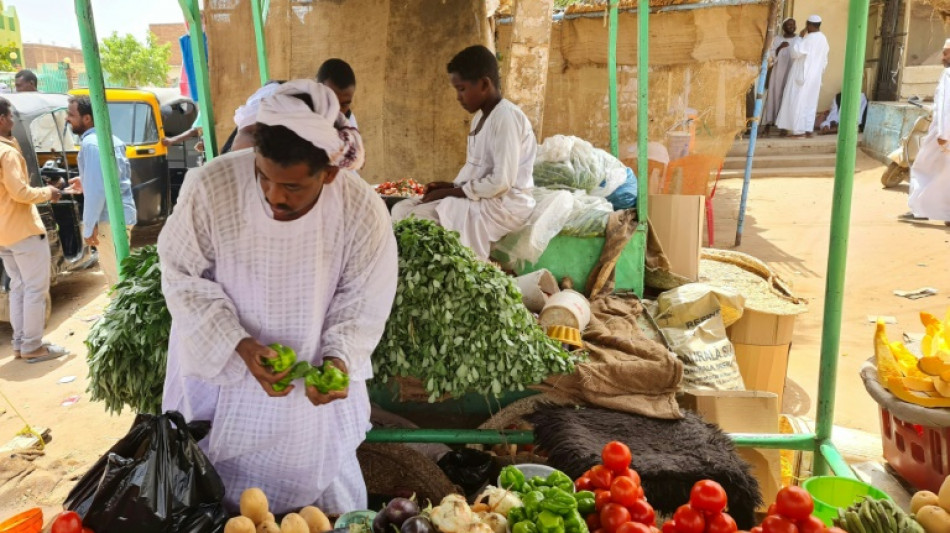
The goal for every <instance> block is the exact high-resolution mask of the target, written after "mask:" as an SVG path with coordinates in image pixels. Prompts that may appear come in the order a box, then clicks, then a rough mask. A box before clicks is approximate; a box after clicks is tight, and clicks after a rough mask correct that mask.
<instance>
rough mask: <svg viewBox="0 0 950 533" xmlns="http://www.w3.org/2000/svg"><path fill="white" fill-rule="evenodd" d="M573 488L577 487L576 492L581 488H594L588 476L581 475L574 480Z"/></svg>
mask: <svg viewBox="0 0 950 533" xmlns="http://www.w3.org/2000/svg"><path fill="white" fill-rule="evenodd" d="M574 488H575V489H577V491H578V492H580V491H582V490H591V489H592V488H594V484H593V483H591V482H590V478H589V477H587V476H581V477H579V478H577V481H575V482H574Z"/></svg>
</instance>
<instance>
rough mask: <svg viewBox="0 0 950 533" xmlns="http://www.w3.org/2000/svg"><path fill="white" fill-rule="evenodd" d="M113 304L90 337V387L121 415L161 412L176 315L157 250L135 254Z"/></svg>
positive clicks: (95, 398)
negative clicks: (171, 310) (168, 301)
mask: <svg viewBox="0 0 950 533" xmlns="http://www.w3.org/2000/svg"><path fill="white" fill-rule="evenodd" d="M122 267H123V269H124V270H125V272H126V276H125V279H123V280H122V281H120V282H119V283H118V284H117V285H116V286H115V289H114V291H113V293H112V302H110V303H109V306H108V307H107V308H106V310H105V312H104V313H103V315H102V318H100V319H99V320H98V321H97V322H96V323H95V324H94V325H93V326H92V329H91V330H90V331H89V336H88V337H87V338H86V348H87V349H88V354H89V355H88V356H87V360H88V363H89V389H88V392H89V393H90V397H91V399H92V400H93V401H97V402H105V405H106V410H107V411H109V412H111V413H116V414H117V413H121V412H122V409H123V408H124V407H126V406H127V407H129V408H130V409H132V410H133V411H135V412H136V413H149V414H160V413H161V412H162V410H161V408H162V391H163V389H164V385H165V361H166V359H167V358H168V336H169V333H170V332H171V323H172V317H171V315H170V314H169V313H168V306H166V305H165V296H164V295H163V294H162V272H161V270H160V267H159V263H158V250H157V248H156V247H155V246H145V247H143V248H139V249H138V250H134V251H133V252H132V253H131V254H129V257H128V258H126V259H125V261H123V263H122Z"/></svg>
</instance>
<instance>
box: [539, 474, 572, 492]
mask: <svg viewBox="0 0 950 533" xmlns="http://www.w3.org/2000/svg"><path fill="white" fill-rule="evenodd" d="M544 481H545V484H546V485H547V486H549V487H557V488H559V489H561V490H563V491H564V492H567V493H571V492H573V491H574V481H573V480H571V478H570V477H568V475H567V474H565V473H564V472H561V471H560V470H555V471H554V472H551V473H550V474H549V475H548V477H547V479H545V480H544Z"/></svg>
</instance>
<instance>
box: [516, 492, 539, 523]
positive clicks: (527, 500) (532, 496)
mask: <svg viewBox="0 0 950 533" xmlns="http://www.w3.org/2000/svg"><path fill="white" fill-rule="evenodd" d="M542 501H544V493H542V492H541V491H539V490H533V491H531V492H529V493H527V494H525V495H524V497H522V498H521V503H523V504H524V510H525V513H527V516H528V519H530V520H534V518H535V517H536V516H538V513H540V512H541V502H542Z"/></svg>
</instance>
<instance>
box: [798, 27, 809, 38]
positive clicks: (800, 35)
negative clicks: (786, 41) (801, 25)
mask: <svg viewBox="0 0 950 533" xmlns="http://www.w3.org/2000/svg"><path fill="white" fill-rule="evenodd" d="M806 35H808V28H805V29H804V30H802V31H801V32H800V33H799V34H798V36H799V37H803V38H804V37H805V36H806Z"/></svg>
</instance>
